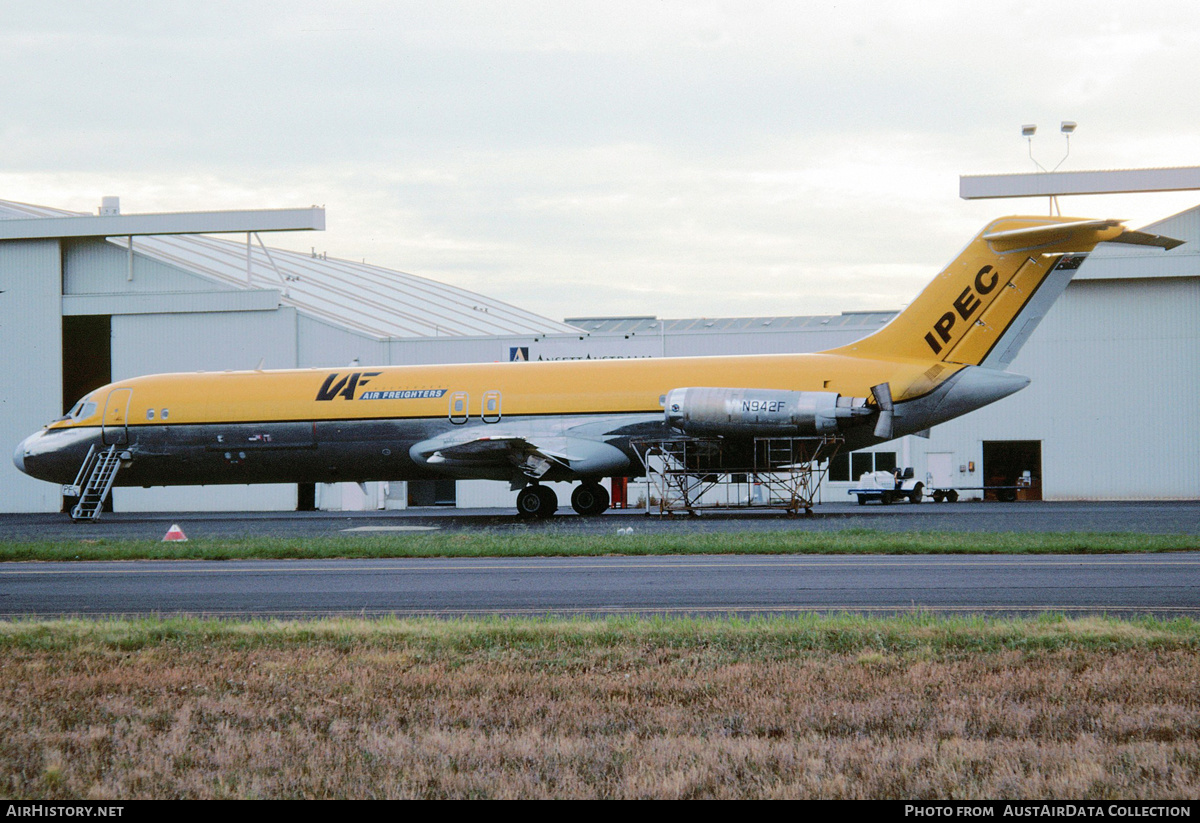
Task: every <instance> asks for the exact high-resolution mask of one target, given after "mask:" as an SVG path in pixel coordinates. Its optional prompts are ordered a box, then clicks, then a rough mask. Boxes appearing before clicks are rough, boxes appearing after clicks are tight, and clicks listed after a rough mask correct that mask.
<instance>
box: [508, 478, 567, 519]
mask: <svg viewBox="0 0 1200 823" xmlns="http://www.w3.org/2000/svg"><path fill="white" fill-rule="evenodd" d="M556 511H558V495H557V494H555V493H554V489H551V488H549V487H547V486H539V485H538V484H536V483H534V484H533V485H532V486H526V487H525V488H523V489H521V492H520V494H518V495H517V514H518V515H519V516H520V517H522V518H524V519H526V520H542V519H544V518H547V517H549V516H550V515H552V514H554V513H555V512H556Z"/></svg>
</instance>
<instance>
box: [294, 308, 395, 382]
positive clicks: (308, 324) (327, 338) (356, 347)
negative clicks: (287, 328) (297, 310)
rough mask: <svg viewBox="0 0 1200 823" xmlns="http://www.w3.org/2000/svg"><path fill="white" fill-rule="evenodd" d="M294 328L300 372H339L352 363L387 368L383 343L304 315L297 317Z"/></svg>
mask: <svg viewBox="0 0 1200 823" xmlns="http://www.w3.org/2000/svg"><path fill="white" fill-rule="evenodd" d="M296 324H297V325H296V329H297V332H296V333H297V345H298V346H299V354H298V358H297V365H298V366H299V367H300V368H304V369H309V368H314V369H315V368H339V367H342V366H347V365H349V364H350V363H351V362H352V361H354V360H355V359H357V360H358V362H359V364H361V365H363V366H386V365H388V359H387V358H388V345H387V343H386V342H384V341H382V340H378V339H376V338H374V337H368V336H367V335H364V334H360V333H359V332H354V331H350V330H348V329H342V328H338V327H336V326H332V325H330V324H329V323H326V322H324V321H321V320H315V319H313V318H311V317H307V316H305V315H303V314H300V315H297V319H296Z"/></svg>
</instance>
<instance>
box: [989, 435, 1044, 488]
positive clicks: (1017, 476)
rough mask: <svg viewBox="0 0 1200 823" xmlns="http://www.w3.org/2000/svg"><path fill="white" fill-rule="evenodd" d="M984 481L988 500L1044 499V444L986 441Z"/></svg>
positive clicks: (1039, 441)
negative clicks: (987, 488) (990, 487)
mask: <svg viewBox="0 0 1200 823" xmlns="http://www.w3.org/2000/svg"><path fill="white" fill-rule="evenodd" d="M983 482H984V485H985V486H992V487H997V488H995V489H994V490H991V491H987V492H985V494H984V497H985V499H988V500H1041V499H1042V441H1041V440H985V441H983Z"/></svg>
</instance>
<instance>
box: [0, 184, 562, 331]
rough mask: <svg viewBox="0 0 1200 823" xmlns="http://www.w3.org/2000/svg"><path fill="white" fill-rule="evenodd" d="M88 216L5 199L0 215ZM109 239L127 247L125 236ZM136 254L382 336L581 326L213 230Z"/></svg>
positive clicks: (151, 241) (155, 241)
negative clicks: (263, 292) (272, 295)
mask: <svg viewBox="0 0 1200 823" xmlns="http://www.w3.org/2000/svg"><path fill="white" fill-rule="evenodd" d="M76 216H87V215H85V214H84V213H81V212H72V211H65V210H63V209H55V208H50V207H47V206H36V205H31V204H27V203H16V202H12V201H7V200H0V220H12V219H27V218H31V217H33V218H39V217H41V218H61V217H76ZM108 242H110V243H112V244H114V245H116V246H118V247H119V248H126V247H127V242H128V241H127V240H126V239H125V238H124V237H112V238H109V240H108ZM133 244H134V245H133V248H134V253H135V254H137V255H141V256H144V257H148V258H151V259H154V260H157V261H160V262H162V263H166V264H168V265H172V266H176V267H178V268H181V269H183V270H185V271H188V272H191V273H193V274H198V275H201V276H203V277H206V278H208V279H211V280H214V281H217V282H220V283H224V284H227V285H231V286H234V287H238V288H249V289H278V290H279V291H280V293H281V295H282V297H281V302H282V303H283V304H284V305H288V306H294V307H295V308H296V309H297V310H298V311H300V312H302V313H303V314H306V315H308V316H310V317H315V318H318V319H321V320H325V321H327V322H329V323H332V324H335V325H338V326H341V327H344V328H350V329H353V330H355V331H358V332H360V333H363V334H367V335H370V336H373V337H377V338H389V337H439V336H451V337H456V336H468V335H497V334H549V333H563V332H571V333H577V330H576V329H575V328H574V327H572V326H568V325H566V324H564V323H559V322H557V321H555V320H551V319H549V318H546V317H542V316H540V315H537V314H534V313H532V312H528V311H525V310H524V309H519V308H517V307H516V306H512V305H509V304H508V303H504V302H502V301H500V300H496V299H493V298H490V297H485V296H484V295H481V294H477V293H475V292H471V291H467V290H466V289H460V288H457V287H455V286H449V285H447V284H445V283H438V282H436V281H434V280H429V279H426V278H424V277H417V276H416V275H412V274H406V273H404V272H399V271H394V270H392V269H386V268H383V267H381V266H373V265H369V264H366V263H355V262H353V261H350V260H338V259H334V258H326V257H324V256H317V255H310V254H304V253H300V252H293V251H285V250H283V249H270V248H267V247H265V246H263V245H262V244H261V243H256V244H253V245H251V246H250V248H249V249H247V244H246V243H245V242H244V241H243V242H238V241H234V240H228V239H222V238H218V237H210V236H207V235H196V234H185V235H166V236H138V237H135V238H134V241H133Z"/></svg>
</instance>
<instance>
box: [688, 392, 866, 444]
mask: <svg viewBox="0 0 1200 823" xmlns="http://www.w3.org/2000/svg"><path fill="white" fill-rule="evenodd" d="M866 402H867V401H866V398H862V397H842V396H841V395H839V394H838V393H837V392H813V391H782V390H779V389H724V388H686V389H673V390H671V391H670V392H669V393H668V394H667V400H666V413H667V423H668V424H670V425H671V426H674V427H675V428H677V429H681V430H682V431H684V432H686V433H687V434H710V435H725V436H729V437H736V436H747V437H803V436H805V435H814V434H829V433H832V432H835V431H837V430H838V426H839V421H843V425H844V423H846V422H849V419H850V418H854V417H864V416H866V415H869V414H871V413H872V411H873V410H872V409H871V408H868V407H867V405H866Z"/></svg>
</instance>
